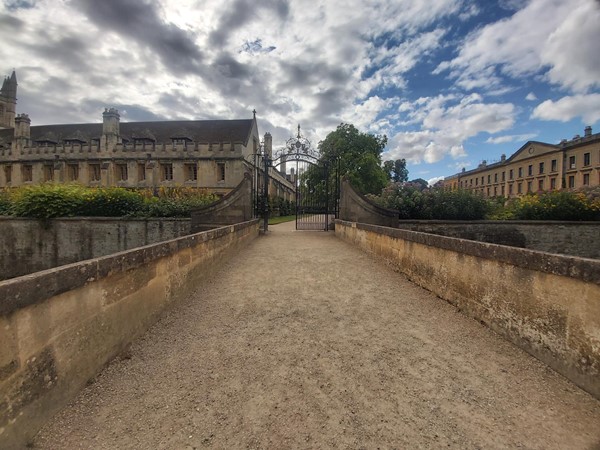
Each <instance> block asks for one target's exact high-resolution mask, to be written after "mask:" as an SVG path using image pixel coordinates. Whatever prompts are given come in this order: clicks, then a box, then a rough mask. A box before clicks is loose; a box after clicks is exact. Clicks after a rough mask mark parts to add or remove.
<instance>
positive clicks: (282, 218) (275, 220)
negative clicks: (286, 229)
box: [269, 214, 296, 225]
mask: <svg viewBox="0 0 600 450" xmlns="http://www.w3.org/2000/svg"><path fill="white" fill-rule="evenodd" d="M292 220H296V215H295V214H294V215H293V216H280V217H269V225H277V224H278V223H283V222H291V221H292Z"/></svg>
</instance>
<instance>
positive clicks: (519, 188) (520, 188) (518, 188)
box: [517, 183, 523, 194]
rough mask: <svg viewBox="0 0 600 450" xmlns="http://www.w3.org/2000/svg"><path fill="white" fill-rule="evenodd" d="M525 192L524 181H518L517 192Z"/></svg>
mask: <svg viewBox="0 0 600 450" xmlns="http://www.w3.org/2000/svg"><path fill="white" fill-rule="evenodd" d="M522 193H523V183H517V194H522Z"/></svg>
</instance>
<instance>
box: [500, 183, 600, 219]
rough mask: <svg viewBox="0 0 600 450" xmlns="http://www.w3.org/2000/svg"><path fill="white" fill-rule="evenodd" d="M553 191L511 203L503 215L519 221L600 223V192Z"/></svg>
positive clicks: (517, 199)
mask: <svg viewBox="0 0 600 450" xmlns="http://www.w3.org/2000/svg"><path fill="white" fill-rule="evenodd" d="M598 191H599V188H596V190H587V191H579V192H569V191H552V192H545V193H543V194H530V195H525V196H523V197H518V198H515V199H511V200H510V201H509V202H507V204H506V206H505V208H504V211H503V215H504V217H502V216H498V215H494V216H491V217H493V218H508V219H518V220H600V192H598Z"/></svg>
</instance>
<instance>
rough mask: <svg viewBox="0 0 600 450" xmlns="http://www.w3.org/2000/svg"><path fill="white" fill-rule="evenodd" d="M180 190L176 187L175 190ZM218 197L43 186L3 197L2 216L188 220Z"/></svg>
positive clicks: (200, 193) (20, 190) (60, 185)
mask: <svg viewBox="0 0 600 450" xmlns="http://www.w3.org/2000/svg"><path fill="white" fill-rule="evenodd" d="M174 189H177V188H174ZM216 198H217V197H216V196H214V195H213V194H208V193H206V192H204V191H195V190H193V191H192V190H189V192H188V191H184V192H183V193H181V192H178V193H176V194H175V195H174V194H173V193H168V192H161V191H159V195H158V196H154V195H152V193H150V192H149V191H139V190H129V189H124V188H118V187H112V188H96V187H94V188H89V187H84V186H80V185H75V184H41V185H36V186H25V187H21V188H17V189H14V190H13V191H11V192H10V193H3V194H2V196H0V214H10V215H15V216H18V217H33V218H37V219H44V220H45V219H51V218H53V217H74V216H95V217H100V216H102V217H121V216H131V217H187V216H189V215H190V212H191V210H192V209H195V208H199V207H202V206H205V205H207V204H209V203H212V202H213V201H215V200H216Z"/></svg>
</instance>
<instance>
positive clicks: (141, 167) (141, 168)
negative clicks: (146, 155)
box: [137, 163, 146, 181]
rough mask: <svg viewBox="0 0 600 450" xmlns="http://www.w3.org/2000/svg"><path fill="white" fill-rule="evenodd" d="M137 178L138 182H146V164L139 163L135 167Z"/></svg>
mask: <svg viewBox="0 0 600 450" xmlns="http://www.w3.org/2000/svg"><path fill="white" fill-rule="evenodd" d="M137 178H138V181H145V180H146V164H144V163H139V164H138V165H137Z"/></svg>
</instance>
